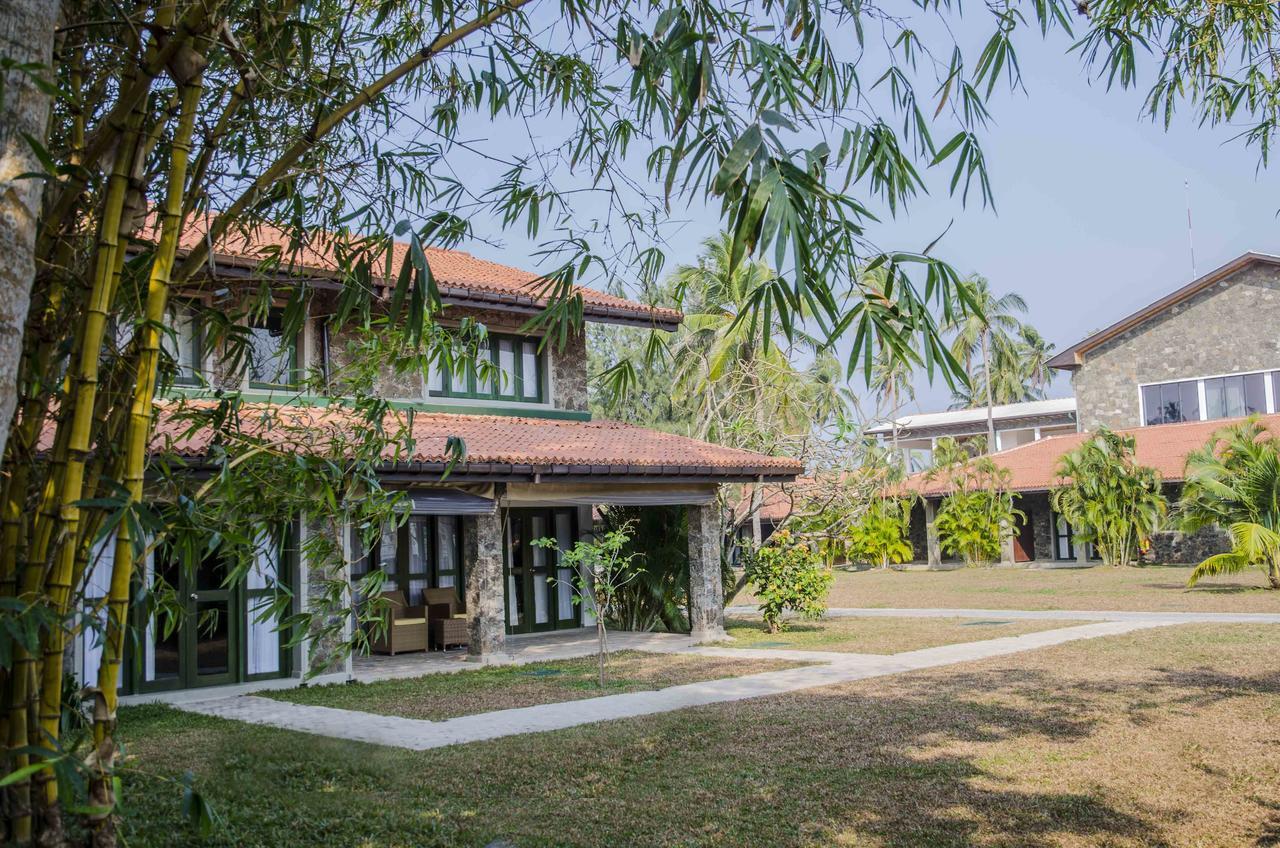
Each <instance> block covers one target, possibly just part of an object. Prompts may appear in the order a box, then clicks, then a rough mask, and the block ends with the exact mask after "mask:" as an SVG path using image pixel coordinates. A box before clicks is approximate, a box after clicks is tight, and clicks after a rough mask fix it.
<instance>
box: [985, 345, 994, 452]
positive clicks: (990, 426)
mask: <svg viewBox="0 0 1280 848" xmlns="http://www.w3.org/2000/svg"><path fill="white" fill-rule="evenodd" d="M988 335H989V332H988V331H987V330H983V331H982V371H983V373H984V374H985V375H986V380H985V382H986V384H987V453H995V451H996V423H995V413H994V412H993V411H992V408H991V407H992V403H991V360H990V358H989V357H988V356H987V336H988Z"/></svg>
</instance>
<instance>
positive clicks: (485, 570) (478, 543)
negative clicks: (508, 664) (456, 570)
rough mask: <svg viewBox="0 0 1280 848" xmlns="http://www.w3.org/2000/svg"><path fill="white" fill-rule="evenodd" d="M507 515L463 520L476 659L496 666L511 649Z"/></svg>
mask: <svg viewBox="0 0 1280 848" xmlns="http://www.w3.org/2000/svg"><path fill="white" fill-rule="evenodd" d="M503 520H504V511H503V510H498V511H496V512H495V513H493V514H492V515H477V516H475V517H474V518H467V519H464V520H463V524H462V558H463V560H462V561H463V562H464V563H466V567H465V577H466V583H467V585H466V592H467V612H469V613H470V614H471V620H470V621H469V622H468V624H469V626H470V628H471V645H470V646H469V647H468V649H467V650H468V653H469V655H470V657H471V658H472V659H475V660H479V661H482V662H493V661H495V660H501V659H503V658H504V656H505V653H506V648H507V621H506V608H505V607H506V603H505V600H504V598H505V591H504V588H503V585H502V582H503V574H502V541H503V540H502V537H503V530H502V528H503Z"/></svg>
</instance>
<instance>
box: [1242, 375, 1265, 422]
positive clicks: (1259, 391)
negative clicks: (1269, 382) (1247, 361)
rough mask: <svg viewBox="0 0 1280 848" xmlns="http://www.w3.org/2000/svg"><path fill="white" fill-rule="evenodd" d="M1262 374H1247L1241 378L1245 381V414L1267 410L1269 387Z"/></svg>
mask: <svg viewBox="0 0 1280 848" xmlns="http://www.w3.org/2000/svg"><path fill="white" fill-rule="evenodd" d="M1264 379H1265V378H1264V377H1263V376H1262V375H1261V374H1245V375H1244V376H1243V377H1241V378H1240V380H1241V381H1242V382H1243V383H1244V414H1245V415H1253V414H1254V413H1258V412H1266V411H1267V389H1266V384H1265V383H1264V382H1263V380H1264Z"/></svg>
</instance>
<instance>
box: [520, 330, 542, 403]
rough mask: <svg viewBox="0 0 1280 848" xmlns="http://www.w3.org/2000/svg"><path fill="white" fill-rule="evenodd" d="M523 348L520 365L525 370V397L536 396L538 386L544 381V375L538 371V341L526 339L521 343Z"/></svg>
mask: <svg viewBox="0 0 1280 848" xmlns="http://www.w3.org/2000/svg"><path fill="white" fill-rule="evenodd" d="M521 350H522V351H523V353H522V360H523V361H522V362H521V363H520V367H521V370H522V371H523V372H524V397H525V398H536V397H537V396H538V386H539V384H540V383H541V382H542V375H541V374H540V373H538V343H537V342H535V341H526V342H524V343H523V344H522V345H521Z"/></svg>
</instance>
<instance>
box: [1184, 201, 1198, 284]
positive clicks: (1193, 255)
mask: <svg viewBox="0 0 1280 848" xmlns="http://www.w3.org/2000/svg"><path fill="white" fill-rule="evenodd" d="M1182 188H1183V191H1184V192H1185V194H1186V197H1187V245H1188V246H1189V247H1190V248H1191V279H1193V280H1194V279H1195V278H1196V240H1195V237H1194V234H1193V230H1192V229H1191V180H1189V179H1188V180H1183V181H1182Z"/></svg>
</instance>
